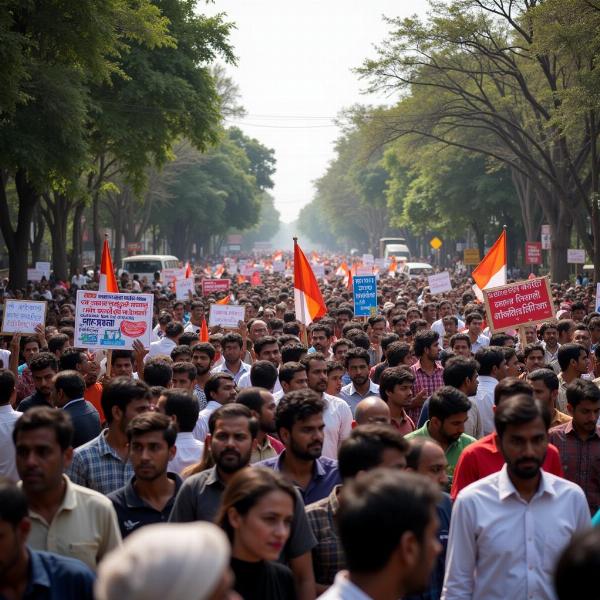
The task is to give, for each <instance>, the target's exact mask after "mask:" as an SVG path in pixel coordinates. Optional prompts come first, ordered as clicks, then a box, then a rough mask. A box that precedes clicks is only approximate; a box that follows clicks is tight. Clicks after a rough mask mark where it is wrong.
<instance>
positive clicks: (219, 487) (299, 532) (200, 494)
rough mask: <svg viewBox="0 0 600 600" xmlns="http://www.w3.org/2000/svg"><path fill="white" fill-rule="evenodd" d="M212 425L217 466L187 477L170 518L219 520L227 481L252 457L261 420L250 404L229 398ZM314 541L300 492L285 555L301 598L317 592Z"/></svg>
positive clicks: (210, 438)
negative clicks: (313, 562) (232, 402)
mask: <svg viewBox="0 0 600 600" xmlns="http://www.w3.org/2000/svg"><path fill="white" fill-rule="evenodd" d="M295 393H296V392H295ZM208 427H209V435H208V436H207V438H206V444H207V445H208V447H209V448H210V454H211V457H212V459H213V461H214V463H215V466H214V467H212V468H210V469H206V470H204V471H202V472H201V473H196V474H195V475H191V476H190V477H188V478H187V479H186V480H185V482H184V483H183V485H182V486H181V489H180V490H179V494H177V498H176V499H175V504H174V506H173V510H172V511H171V516H170V518H169V521H170V522H174V523H187V522H190V521H211V522H212V521H214V519H215V517H216V516H217V512H218V510H219V507H220V505H221V498H222V496H223V491H224V490H225V486H226V485H227V483H228V482H229V481H230V480H231V478H232V477H233V476H234V475H235V474H236V473H237V472H238V471H239V470H240V469H243V468H245V467H247V466H248V464H249V463H250V458H251V456H252V450H253V448H254V445H255V441H254V440H255V438H256V435H257V433H258V423H257V421H256V419H255V418H253V417H252V413H251V412H250V410H249V409H248V408H247V407H246V406H242V405H241V404H227V405H225V406H222V407H221V408H218V409H217V410H215V412H213V413H212V414H211V415H210V419H209V422H208ZM315 544H316V540H315V538H314V536H313V535H312V532H311V531H310V527H309V525H308V520H307V518H306V513H305V512H304V506H303V503H302V499H301V498H300V495H299V494H297V501H296V503H295V509H294V517H293V519H292V524H291V531H290V537H289V539H288V541H287V543H286V545H285V547H284V549H283V552H282V554H281V558H282V560H284V561H285V562H287V563H289V566H290V568H291V569H292V572H293V574H294V580H295V582H296V592H297V597H298V600H311V599H314V598H315V579H314V574H313V570H312V559H311V550H312V548H313V546H315Z"/></svg>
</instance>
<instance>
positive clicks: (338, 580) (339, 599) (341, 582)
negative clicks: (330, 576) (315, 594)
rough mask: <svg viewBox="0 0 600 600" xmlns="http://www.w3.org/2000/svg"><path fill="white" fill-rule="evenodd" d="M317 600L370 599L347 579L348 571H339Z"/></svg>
mask: <svg viewBox="0 0 600 600" xmlns="http://www.w3.org/2000/svg"><path fill="white" fill-rule="evenodd" d="M319 600H372V599H371V596H367V594H365V593H364V592H363V591H362V590H361V589H360V588H359V587H357V586H356V585H354V584H353V583H352V582H351V581H350V579H348V571H340V572H339V573H338V574H337V575H336V576H335V581H334V582H333V585H332V586H331V587H330V588H329V589H328V590H327V591H326V592H325V593H324V594H323V595H322V596H319Z"/></svg>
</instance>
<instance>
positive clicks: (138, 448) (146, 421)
mask: <svg viewBox="0 0 600 600" xmlns="http://www.w3.org/2000/svg"><path fill="white" fill-rule="evenodd" d="M176 437H177V429H176V427H175V425H174V423H173V421H172V420H171V419H170V418H169V417H167V416H166V415H163V414H161V413H157V412H148V413H144V414H143V415H138V416H137V417H135V418H134V419H133V420H132V421H131V423H129V426H128V427H127V439H128V440H129V460H130V461H131V465H132V467H133V471H134V473H135V475H134V476H133V477H132V478H131V480H130V481H129V482H128V483H127V485H125V486H124V487H122V488H121V489H119V490H116V491H115V492H112V493H111V494H109V495H108V498H109V499H110V500H111V501H112V503H113V506H114V507H115V510H116V511H117V518H118V520H119V527H120V528H121V535H122V536H123V537H124V538H125V537H127V536H128V535H129V534H130V533H132V532H133V531H135V530H136V529H139V528H140V527H143V526H144V525H150V524H152V523H162V522H164V521H167V520H168V519H169V515H170V514H171V509H172V508H173V503H174V502H175V496H176V495H177V492H178V491H179V488H180V487H181V478H180V477H179V476H178V475H177V474H175V473H167V466H168V464H169V461H170V460H171V459H172V458H173V457H174V456H175V453H176V451H177V449H176V447H175V439H176Z"/></svg>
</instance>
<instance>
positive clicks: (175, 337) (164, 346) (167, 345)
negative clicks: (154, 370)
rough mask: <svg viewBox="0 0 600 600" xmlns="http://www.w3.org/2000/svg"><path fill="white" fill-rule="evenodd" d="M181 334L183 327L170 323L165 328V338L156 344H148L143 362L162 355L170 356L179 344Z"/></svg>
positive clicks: (176, 322)
mask: <svg viewBox="0 0 600 600" xmlns="http://www.w3.org/2000/svg"><path fill="white" fill-rule="evenodd" d="M182 333H183V325H182V324H181V323H179V322H178V321H171V322H170V323H167V326H166V327H165V336H164V337H163V338H161V339H160V340H158V341H157V342H150V350H149V351H148V354H146V356H145V358H144V361H147V360H148V359H149V358H150V357H151V356H157V355H159V354H164V355H165V356H171V350H173V348H175V346H177V344H178V343H179V338H180V337H181V334H182Z"/></svg>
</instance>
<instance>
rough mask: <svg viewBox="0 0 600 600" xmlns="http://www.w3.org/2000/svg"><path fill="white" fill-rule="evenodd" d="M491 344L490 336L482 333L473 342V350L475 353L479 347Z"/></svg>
mask: <svg viewBox="0 0 600 600" xmlns="http://www.w3.org/2000/svg"><path fill="white" fill-rule="evenodd" d="M489 345H490V338H489V337H487V335H483V333H482V334H480V335H479V337H478V338H477V339H476V340H475V341H474V342H472V343H471V352H472V353H473V354H475V352H477V350H479V348H484V347H485V346H489Z"/></svg>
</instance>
